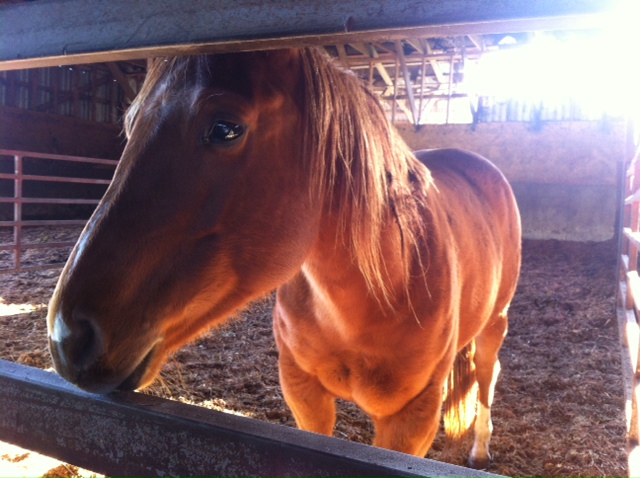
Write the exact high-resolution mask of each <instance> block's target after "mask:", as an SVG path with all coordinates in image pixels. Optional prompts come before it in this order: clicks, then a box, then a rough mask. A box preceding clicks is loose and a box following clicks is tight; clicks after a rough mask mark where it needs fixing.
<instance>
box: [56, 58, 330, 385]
mask: <svg viewBox="0 0 640 478" xmlns="http://www.w3.org/2000/svg"><path fill="white" fill-rule="evenodd" d="M301 75H302V73H301V68H300V62H299V52H297V51H280V52H266V53H242V54H228V55H215V56H202V57H181V58H171V59H157V60H156V61H155V63H154V64H153V66H152V68H151V69H150V71H149V74H148V77H147V79H146V81H145V84H144V86H143V88H142V90H141V92H140V94H139V95H138V97H137V98H136V100H135V102H134V103H133V105H132V106H131V108H130V110H129V112H128V115H127V125H126V130H127V135H128V142H127V145H126V148H125V151H124V152H123V155H122V158H121V160H120V163H119V165H118V168H117V170H116V173H115V176H114V178H113V181H112V183H111V185H110V187H109V189H108V191H107V192H106V194H105V196H104V198H103V199H102V201H101V202H100V204H99V205H98V207H97V208H96V210H95V212H94V214H93V216H92V217H91V219H90V220H89V222H88V223H87V225H86V227H85V229H84V231H83V232H82V234H81V236H80V238H79V240H78V242H77V244H76V246H75V248H74V249H73V251H72V253H71V255H70V257H69V259H68V262H67V264H66V266H65V267H64V269H63V271H62V274H61V276H60V279H59V281H58V284H57V287H56V289H55V292H54V294H53V297H52V299H51V302H50V306H49V314H48V318H47V321H48V328H49V343H50V349H51V353H52V356H53V359H54V363H55V367H56V370H57V371H58V372H59V373H60V375H62V376H63V377H64V378H65V379H67V380H68V381H70V382H72V383H74V384H75V385H77V386H79V387H81V388H83V389H86V390H88V391H94V392H100V393H104V392H109V391H112V390H115V389H136V388H139V387H142V386H144V385H146V384H148V383H150V382H151V381H152V380H153V379H154V377H155V376H156V375H157V373H158V371H159V369H160V367H161V365H162V363H163V362H164V360H165V358H166V357H167V355H168V354H169V353H171V352H172V351H173V350H175V349H176V348H178V347H179V346H181V345H183V344H184V343H186V342H187V341H188V340H190V339H191V338H193V337H194V336H196V335H198V334H199V333H202V332H203V331H204V330H205V329H206V328H207V327H208V326H210V325H211V324H212V323H215V322H216V321H218V320H221V319H222V318H225V317H227V316H228V315H230V314H231V313H233V312H234V311H235V310H236V309H237V308H239V307H241V306H242V305H244V304H245V303H246V302H247V301H249V300H251V299H253V298H255V297H257V296H260V295H262V294H264V293H266V292H268V291H270V290H272V289H274V288H275V287H276V286H277V285H279V284H280V283H282V282H284V281H286V280H287V279H288V278H290V277H291V276H292V275H293V274H294V273H295V272H296V271H297V270H298V269H299V268H300V266H301V264H302V262H303V261H304V258H305V254H306V251H307V250H308V249H309V247H310V245H311V243H312V241H313V239H314V237H315V234H316V231H317V228H318V217H319V212H318V211H319V208H318V207H317V204H316V203H317V201H318V196H317V194H315V193H314V189H313V188H310V187H309V184H308V179H307V175H306V174H305V168H306V167H307V165H306V162H305V160H304V158H305V150H304V144H303V137H304V135H305V132H304V128H302V127H301V124H302V123H301V114H302V107H301V106H300V105H301V103H302V101H301V92H300V85H299V83H300V77H301Z"/></svg>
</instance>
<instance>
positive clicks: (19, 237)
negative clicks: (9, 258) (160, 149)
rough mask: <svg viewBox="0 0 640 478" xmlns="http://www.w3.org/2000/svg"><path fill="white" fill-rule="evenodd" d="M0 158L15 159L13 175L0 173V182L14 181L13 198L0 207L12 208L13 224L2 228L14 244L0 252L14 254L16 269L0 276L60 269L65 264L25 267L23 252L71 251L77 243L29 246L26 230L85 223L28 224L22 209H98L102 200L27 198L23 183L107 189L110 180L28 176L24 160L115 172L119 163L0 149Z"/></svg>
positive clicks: (5, 223) (6, 223)
mask: <svg viewBox="0 0 640 478" xmlns="http://www.w3.org/2000/svg"><path fill="white" fill-rule="evenodd" d="M0 157H13V173H0V180H11V181H13V197H0V204H7V203H8V204H12V205H13V220H3V221H0V228H6V227H11V228H13V242H12V243H4V244H0V251H13V267H8V268H2V269H0V274H2V273H7V272H23V271H33V270H43V269H49V268H55V267H60V266H62V265H63V263H54V264H36V265H23V263H22V260H23V252H24V251H25V250H28V249H55V248H61V247H71V246H73V245H74V243H75V241H48V242H42V243H33V242H26V241H25V238H24V228H25V227H29V226H45V227H50V226H82V225H84V224H85V223H86V220H85V219H55V218H54V219H50V220H27V219H24V211H23V205H25V204H45V205H97V204H98V203H99V202H100V200H99V199H94V198H45V197H25V195H24V192H23V191H24V188H23V186H24V183H25V182H27V181H35V182H49V183H63V184H64V183H66V184H94V185H105V186H106V185H108V184H109V183H110V182H111V180H110V179H93V178H85V177H65V176H56V175H51V176H49V175H42V174H25V173H24V162H25V159H31V158H34V159H46V160H53V161H59V162H66V163H76V164H84V165H87V164H90V165H101V166H107V167H110V168H113V169H114V170H115V167H116V165H117V164H118V161H115V160H111V159H96V158H85V157H80V156H65V155H59V154H44V153H32V152H26V151H14V150H7V149H0Z"/></svg>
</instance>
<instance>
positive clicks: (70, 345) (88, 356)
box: [59, 319, 102, 373]
mask: <svg viewBox="0 0 640 478" xmlns="http://www.w3.org/2000/svg"><path fill="white" fill-rule="evenodd" d="M59 347H60V350H61V352H62V354H63V355H64V359H65V362H66V365H67V368H68V369H69V371H70V372H72V373H81V372H82V371H84V370H86V369H88V368H90V367H91V366H92V365H94V363H95V362H96V360H97V359H98V357H99V356H100V355H101V354H102V339H101V334H100V333H99V330H98V329H97V328H96V327H95V325H94V324H93V323H92V322H91V321H89V320H86V319H80V320H77V321H75V322H74V323H73V324H72V326H70V327H69V334H68V335H67V336H66V337H64V339H63V340H62V341H61V343H60V344H59Z"/></svg>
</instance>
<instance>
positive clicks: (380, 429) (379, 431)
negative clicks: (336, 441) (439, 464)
mask: <svg viewBox="0 0 640 478" xmlns="http://www.w3.org/2000/svg"><path fill="white" fill-rule="evenodd" d="M443 385H444V380H438V381H434V382H432V383H431V384H430V385H428V386H427V387H426V388H425V389H424V390H423V391H422V392H421V393H420V394H419V395H418V396H417V397H415V398H414V399H413V400H411V401H410V402H409V403H408V404H407V405H405V406H404V408H402V409H401V410H400V411H398V412H396V413H395V414H393V415H389V416H385V417H372V420H373V423H374V424H375V427H376V437H375V439H374V441H373V445H374V446H378V447H381V448H387V449H390V450H395V451H400V452H403V453H408V454H410V455H416V456H420V457H423V456H425V455H426V454H427V452H428V451H429V448H431V444H432V443H433V440H434V439H435V437H436V433H437V432H438V427H439V425H440V413H441V408H442V390H443Z"/></svg>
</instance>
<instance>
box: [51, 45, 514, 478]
mask: <svg viewBox="0 0 640 478" xmlns="http://www.w3.org/2000/svg"><path fill="white" fill-rule="evenodd" d="M126 132H127V137H128V142H127V145H126V148H125V151H124V153H123V155H122V159H121V160H120V163H119V166H118V168H117V171H116V173H115V176H114V178H113V181H112V183H111V185H110V187H109V189H108V191H107V192H106V194H105V196H104V198H103V199H102V201H101V203H100V205H99V206H98V207H97V209H96V211H95V213H94V214H93V216H92V217H91V219H90V220H89V222H88V223H87V225H86V227H85V229H84V231H83V233H82V235H81V236H80V238H79V240H78V243H77V245H76V246H75V248H74V249H73V251H72V253H71V255H70V257H69V260H68V262H67V264H66V266H65V268H64V270H63V271H62V274H61V276H60V279H59V282H58V285H57V287H56V290H55V292H54V294H53V297H52V299H51V303H50V306H49V315H48V319H47V320H48V327H49V343H50V349H51V354H52V356H53V360H54V362H55V367H56V369H57V371H58V373H59V374H60V375H62V376H63V377H64V378H65V379H67V380H69V381H70V382H72V383H74V384H75V385H77V386H78V387H80V388H83V389H85V390H88V391H91V392H96V393H108V392H110V391H113V390H116V389H119V390H133V389H138V388H141V387H144V386H146V385H148V384H149V383H150V382H152V381H153V380H154V378H155V377H156V375H157V374H158V372H159V370H160V368H161V366H162V364H163V363H164V361H165V360H166V358H167V356H168V354H170V353H172V352H174V351H175V350H176V349H178V348H179V347H180V346H182V345H184V344H185V343H186V342H188V341H190V340H192V339H193V338H194V337H196V336H198V335H199V334H201V333H203V331H205V330H206V329H207V328H208V327H210V326H211V325H213V324H217V323H220V322H221V321H223V320H224V319H225V318H226V317H228V316H229V315H231V314H233V313H234V312H235V311H236V310H238V309H239V308H241V307H243V306H244V305H246V304H247V303H248V302H249V301H251V300H253V299H255V298H258V297H260V296H263V295H264V294H266V293H268V292H270V291H272V290H273V289H274V288H277V302H276V305H275V310H274V318H273V320H274V333H275V338H276V342H277V345H278V349H279V366H280V382H281V385H282V390H283V392H284V396H285V399H286V401H287V403H288V405H289V406H290V408H291V410H292V411H293V415H294V417H295V419H296V422H297V424H298V426H299V427H300V428H302V429H304V430H310V431H313V432H318V433H324V434H328V435H330V434H332V432H333V428H334V423H335V419H336V418H335V405H334V401H335V399H336V397H340V398H343V399H345V400H351V401H353V402H355V403H356V404H357V405H358V406H359V407H360V408H361V409H362V410H364V411H365V412H366V413H367V414H368V415H369V416H370V417H371V419H372V421H373V423H374V424H375V429H376V436H375V440H374V445H377V446H380V447H385V448H390V449H394V450H399V451H402V452H406V453H412V454H416V455H420V456H424V455H425V453H426V452H427V451H428V449H429V447H430V446H431V443H432V441H433V439H434V436H435V435H436V431H437V429H438V426H439V421H440V416H441V409H442V405H443V396H445V395H448V396H449V399H448V400H447V401H448V402H452V403H453V402H456V403H457V402H460V403H462V402H464V400H462V399H464V398H465V396H466V397H467V398H468V397H470V396H472V398H473V413H474V414H475V412H476V406H475V400H476V399H475V397H476V395H474V394H473V393H472V391H473V389H474V387H475V383H477V390H478V394H477V397H478V406H477V417H476V421H475V426H474V430H475V441H474V445H473V449H472V451H471V454H470V458H469V460H470V463H471V464H472V465H474V466H476V467H484V466H486V465H487V463H488V461H489V450H488V446H489V439H490V435H491V429H492V425H491V417H490V407H491V402H492V398H493V391H494V386H495V381H496V378H497V375H498V372H499V368H500V367H499V362H498V350H499V348H500V346H501V344H502V341H503V339H504V336H505V334H506V331H507V308H508V306H509V303H510V301H511V299H512V296H513V294H514V291H515V288H516V282H517V278H518V274H519V267H520V242H521V239H520V220H519V214H518V211H517V207H516V203H515V201H514V197H513V194H512V191H511V188H510V187H509V185H508V184H507V182H506V180H505V178H504V177H503V176H502V174H501V173H500V172H499V171H498V170H497V169H496V168H495V167H494V166H493V165H492V164H491V163H489V162H488V161H487V160H485V159H483V158H481V157H480V156H477V155H475V154H472V153H468V152H464V151H460V150H440V151H422V152H418V153H415V154H414V153H412V152H411V151H410V150H409V149H408V147H407V146H406V145H405V144H404V143H403V141H402V140H401V139H400V137H399V136H398V134H397V133H396V132H395V129H394V128H393V126H392V125H390V123H389V122H388V120H387V119H386V117H385V114H384V112H383V110H382V108H381V107H380V104H379V103H378V102H377V101H376V99H375V98H374V97H373V96H372V94H371V93H369V92H368V91H367V89H366V88H364V87H363V86H362V85H361V84H360V82H359V81H358V79H357V78H356V77H355V76H353V75H350V74H347V73H344V72H343V71H341V70H339V69H338V68H336V67H335V66H334V65H333V64H332V63H331V61H330V60H329V59H328V58H327V57H325V55H324V54H322V53H321V52H320V51H319V50H315V49H300V50H286V51H273V52H253V53H233V54H221V55H210V56H192V57H177V58H167V59H160V60H156V61H155V62H154V63H153V65H152V67H151V68H150V71H149V73H148V76H147V79H146V81H145V83H144V86H143V87H142V90H141V91H140V93H139V95H138V97H137V98H136V99H135V101H134V103H133V104H132V105H131V108H130V110H129V111H128V113H127V118H126ZM247 352H248V353H250V351H247ZM456 356H457V357H458V360H457V365H456V366H455V367H454V361H456ZM452 371H453V372H452ZM450 372H451V373H450ZM449 377H450V378H449ZM465 377H466V379H467V380H466V385H464V383H465V382H464V380H463V379H464V378H465ZM448 378H449V379H448ZM459 380H460V381H459ZM447 382H448V383H449V386H448V387H447V386H446V383H447ZM472 384H473V387H472ZM461 387H462V388H461ZM447 389H448V390H449V391H448V392H447ZM456 397H457V398H456ZM453 404H454V405H455V403H453ZM454 409H455V407H454ZM451 416H452V417H454V418H455V417H457V416H458V415H456V414H452V415H451ZM472 419H473V416H472V417H471V420H472ZM466 421H467V425H468V424H469V423H470V420H469V418H468V417H467V419H466ZM452 427H453V426H450V427H449V428H452ZM463 428H464V426H463Z"/></svg>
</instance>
